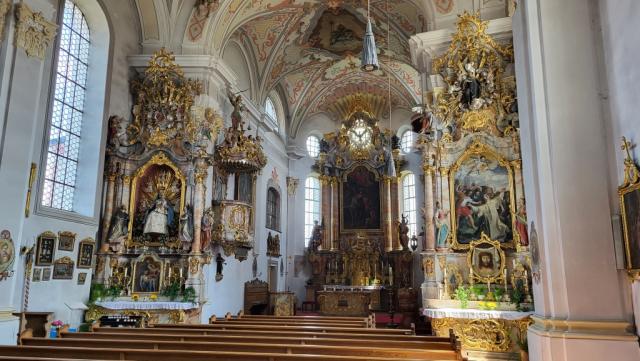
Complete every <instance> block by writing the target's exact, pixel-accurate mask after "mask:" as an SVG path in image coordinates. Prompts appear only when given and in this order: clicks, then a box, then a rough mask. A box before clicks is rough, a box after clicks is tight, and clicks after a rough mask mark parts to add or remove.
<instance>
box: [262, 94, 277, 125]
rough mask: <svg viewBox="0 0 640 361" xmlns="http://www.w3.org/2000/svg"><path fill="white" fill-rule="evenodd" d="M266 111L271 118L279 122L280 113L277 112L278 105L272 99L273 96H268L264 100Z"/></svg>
mask: <svg viewBox="0 0 640 361" xmlns="http://www.w3.org/2000/svg"><path fill="white" fill-rule="evenodd" d="M264 112H265V113H266V114H267V116H268V117H269V118H271V120H273V121H274V122H275V123H278V113H277V112H276V106H275V105H274V104H273V100H271V98H267V100H266V101H265V102H264Z"/></svg>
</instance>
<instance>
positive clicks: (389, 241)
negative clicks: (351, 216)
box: [382, 176, 394, 252]
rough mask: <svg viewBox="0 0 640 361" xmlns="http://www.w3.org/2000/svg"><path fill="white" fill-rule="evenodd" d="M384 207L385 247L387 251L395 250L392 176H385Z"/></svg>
mask: <svg viewBox="0 0 640 361" xmlns="http://www.w3.org/2000/svg"><path fill="white" fill-rule="evenodd" d="M382 195H383V199H382V209H383V213H384V218H383V222H384V223H383V229H384V234H385V237H386V238H385V249H386V251H387V252H390V251H393V250H394V247H393V246H394V244H393V235H392V232H393V220H392V218H391V178H389V177H387V176H384V177H383V184H382Z"/></svg>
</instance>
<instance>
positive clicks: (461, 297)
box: [455, 286, 471, 308]
mask: <svg viewBox="0 0 640 361" xmlns="http://www.w3.org/2000/svg"><path fill="white" fill-rule="evenodd" d="M470 294H471V292H470V290H469V288H467V287H466V286H459V287H458V288H456V291H455V298H456V300H458V301H460V307H461V308H467V307H469V295H470Z"/></svg>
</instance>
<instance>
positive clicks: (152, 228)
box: [143, 194, 173, 235]
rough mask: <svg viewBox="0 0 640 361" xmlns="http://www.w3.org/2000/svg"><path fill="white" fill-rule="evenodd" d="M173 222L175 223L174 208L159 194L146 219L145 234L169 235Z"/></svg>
mask: <svg viewBox="0 0 640 361" xmlns="http://www.w3.org/2000/svg"><path fill="white" fill-rule="evenodd" d="M171 222H173V208H172V207H171V205H169V202H167V200H166V199H165V197H164V195H163V194H159V195H158V197H157V198H156V200H155V202H154V204H153V206H152V207H151V208H150V209H149V211H148V212H147V215H146V217H145V219H144V230H143V233H144V234H163V235H168V234H169V224H171Z"/></svg>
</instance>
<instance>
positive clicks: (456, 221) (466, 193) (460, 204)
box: [449, 142, 516, 250]
mask: <svg viewBox="0 0 640 361" xmlns="http://www.w3.org/2000/svg"><path fill="white" fill-rule="evenodd" d="M449 192H450V204H451V208H452V210H451V213H450V215H451V247H452V248H453V249H455V250H466V249H469V245H470V243H471V242H472V241H473V240H477V239H480V237H481V236H482V234H485V235H486V236H487V237H488V238H490V239H492V240H495V241H498V243H500V246H501V247H513V244H514V243H513V240H514V229H515V228H516V227H515V217H514V216H513V215H514V211H515V195H514V193H515V192H514V180H513V169H512V168H511V165H510V164H509V162H508V161H507V160H506V159H504V158H503V157H501V156H500V155H499V154H497V153H496V152H495V151H493V150H492V149H491V148H490V147H488V146H487V145H485V144H482V143H480V142H475V143H473V144H471V145H470V146H469V147H468V148H467V150H466V151H465V152H464V153H463V154H462V156H460V158H458V160H457V161H456V162H455V163H454V164H453V165H452V166H451V170H450V172H449Z"/></svg>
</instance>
